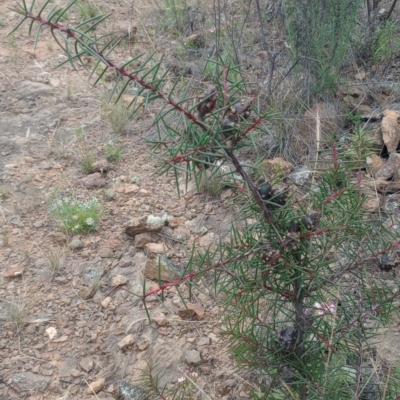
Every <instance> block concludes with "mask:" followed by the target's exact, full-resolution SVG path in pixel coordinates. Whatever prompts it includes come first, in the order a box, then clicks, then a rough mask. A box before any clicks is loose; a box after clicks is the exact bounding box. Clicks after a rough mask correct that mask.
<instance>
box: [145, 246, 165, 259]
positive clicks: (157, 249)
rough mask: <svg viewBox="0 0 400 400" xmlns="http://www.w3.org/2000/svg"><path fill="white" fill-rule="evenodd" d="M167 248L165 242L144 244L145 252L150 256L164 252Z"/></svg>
mask: <svg viewBox="0 0 400 400" xmlns="http://www.w3.org/2000/svg"><path fill="white" fill-rule="evenodd" d="M166 250H167V247H166V246H165V244H164V243H147V244H145V246H144V253H145V254H146V255H147V256H149V257H153V256H154V255H156V254H163V253H165V252H166Z"/></svg>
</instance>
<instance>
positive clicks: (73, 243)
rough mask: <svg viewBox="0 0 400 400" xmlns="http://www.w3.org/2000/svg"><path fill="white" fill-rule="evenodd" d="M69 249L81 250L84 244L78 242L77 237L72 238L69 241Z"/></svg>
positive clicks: (80, 241)
mask: <svg viewBox="0 0 400 400" xmlns="http://www.w3.org/2000/svg"><path fill="white" fill-rule="evenodd" d="M69 247H70V248H71V249H73V250H76V249H81V248H83V247H84V244H83V242H82V240H80V239H79V238H78V237H74V238H73V239H72V240H71V243H70V244H69Z"/></svg>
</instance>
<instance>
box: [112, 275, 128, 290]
mask: <svg viewBox="0 0 400 400" xmlns="http://www.w3.org/2000/svg"><path fill="white" fill-rule="evenodd" d="M127 283H128V278H127V277H126V276H124V275H114V276H113V277H112V278H111V287H113V288H116V287H118V286H123V285H126V284H127Z"/></svg>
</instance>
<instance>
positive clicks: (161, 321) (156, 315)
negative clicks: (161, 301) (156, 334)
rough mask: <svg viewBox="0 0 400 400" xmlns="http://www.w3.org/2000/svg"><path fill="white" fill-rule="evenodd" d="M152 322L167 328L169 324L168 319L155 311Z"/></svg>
mask: <svg viewBox="0 0 400 400" xmlns="http://www.w3.org/2000/svg"><path fill="white" fill-rule="evenodd" d="M151 320H152V321H153V322H155V323H156V324H157V325H158V326H165V325H168V324H169V321H168V318H166V317H165V315H164V314H163V313H162V312H161V311H155V312H154V313H153V315H152V316H151Z"/></svg>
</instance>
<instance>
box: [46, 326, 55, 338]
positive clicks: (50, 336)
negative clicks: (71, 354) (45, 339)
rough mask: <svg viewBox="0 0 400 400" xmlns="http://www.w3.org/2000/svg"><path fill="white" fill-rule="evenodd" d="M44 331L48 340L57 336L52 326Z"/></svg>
mask: <svg viewBox="0 0 400 400" xmlns="http://www.w3.org/2000/svg"><path fill="white" fill-rule="evenodd" d="M46 333H47V335H48V336H49V338H50V340H53V339H54V338H55V337H56V336H57V330H56V328H54V327H52V326H51V327H50V328H47V329H46Z"/></svg>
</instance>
